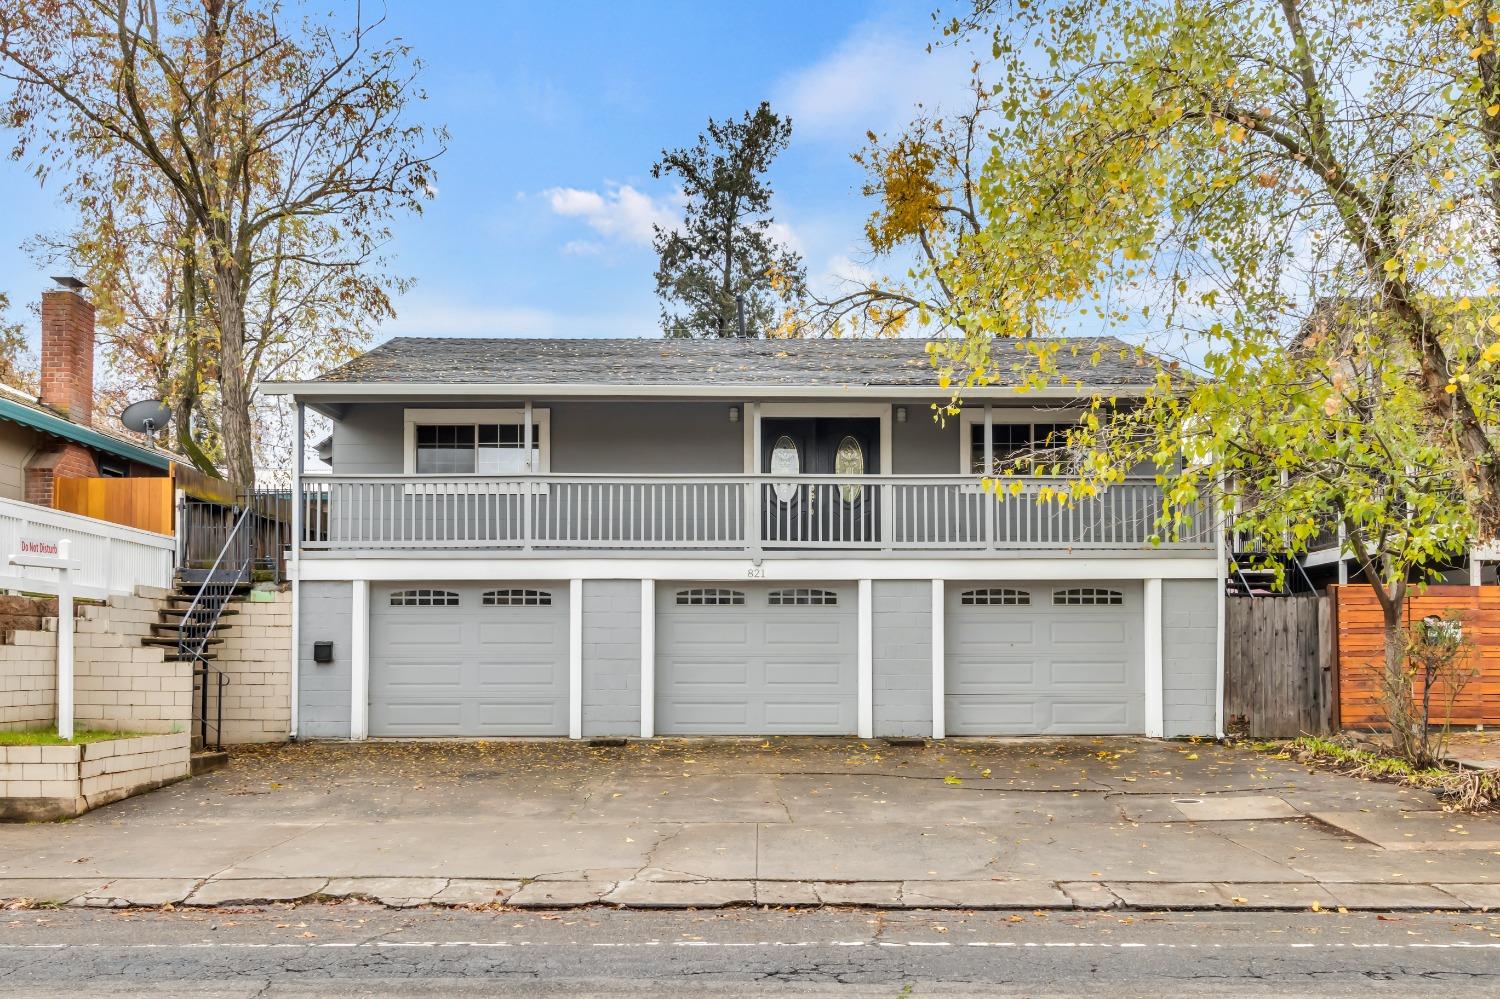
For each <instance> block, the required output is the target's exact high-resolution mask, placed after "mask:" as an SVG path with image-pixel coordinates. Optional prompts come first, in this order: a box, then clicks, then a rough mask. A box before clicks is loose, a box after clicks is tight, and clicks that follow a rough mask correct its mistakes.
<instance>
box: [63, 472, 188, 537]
mask: <svg viewBox="0 0 1500 999" xmlns="http://www.w3.org/2000/svg"><path fill="white" fill-rule="evenodd" d="M174 497H175V492H174V486H173V481H172V478H171V476H167V475H161V476H149V477H144V476H143V477H139V478H118V479H116V478H64V477H61V476H59V477H58V478H57V479H56V480H54V482H53V497H52V506H53V507H54V508H55V509H58V510H63V511H65V512H67V513H76V514H80V515H82V516H84V517H93V518H95V519H96V520H107V521H109V522H110V523H112V524H123V525H124V526H126V527H134V528H138V529H139V530H142V531H152V532H154V533H156V534H172V533H173V526H172V513H173V508H174V503H175V498H174Z"/></svg>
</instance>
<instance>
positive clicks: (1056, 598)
mask: <svg viewBox="0 0 1500 999" xmlns="http://www.w3.org/2000/svg"><path fill="white" fill-rule="evenodd" d="M1052 603H1053V604H1054V605H1056V606H1058V607H1064V606H1066V607H1118V606H1120V605H1122V604H1123V603H1125V594H1123V593H1121V592H1120V591H1119V590H1106V589H1101V588H1099V587H1094V586H1075V587H1072V588H1071V589H1066V590H1053V591H1052Z"/></svg>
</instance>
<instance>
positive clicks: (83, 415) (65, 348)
mask: <svg viewBox="0 0 1500 999" xmlns="http://www.w3.org/2000/svg"><path fill="white" fill-rule="evenodd" d="M52 280H54V281H56V282H57V283H58V285H59V287H57V288H53V289H52V290H50V291H44V292H42V377H41V383H42V392H41V401H42V404H43V405H44V406H48V407H50V408H52V409H55V410H56V411H57V412H59V413H61V414H62V415H64V416H66V417H67V418H68V419H70V420H72V421H73V422H74V423H81V424H83V425H84V426H86V427H91V426H93V425H94V303H92V302H90V301H89V300H88V299H86V298H84V297H83V287H84V286H83V283H82V282H81V281H79V280H77V279H76V278H53V279H52Z"/></svg>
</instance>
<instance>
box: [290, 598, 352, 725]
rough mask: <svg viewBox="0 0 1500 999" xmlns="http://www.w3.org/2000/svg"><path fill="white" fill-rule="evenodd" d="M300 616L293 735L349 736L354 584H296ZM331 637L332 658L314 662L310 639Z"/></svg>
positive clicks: (319, 639)
mask: <svg viewBox="0 0 1500 999" xmlns="http://www.w3.org/2000/svg"><path fill="white" fill-rule="evenodd" d="M297 592H298V599H299V600H300V601H301V605H302V606H301V611H302V618H301V621H300V623H299V625H298V628H299V631H298V648H297V669H298V670H299V673H298V677H297V736H298V738H301V739H347V738H349V683H350V668H349V653H350V651H351V649H350V645H351V639H352V636H353V634H354V629H353V625H352V621H353V616H354V615H353V601H354V584H352V583H344V582H310V583H299V584H297ZM319 641H331V642H333V662H331V663H326V664H319V663H315V662H313V642H319Z"/></svg>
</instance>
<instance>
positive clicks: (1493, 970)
mask: <svg viewBox="0 0 1500 999" xmlns="http://www.w3.org/2000/svg"><path fill="white" fill-rule="evenodd" d="M1439 991H1441V992H1443V993H1445V994H1448V995H1489V994H1500V917H1497V916H1491V915H1482V916H1473V915H1470V916H1459V915H1451V914H1437V913H1432V914H1428V913H1418V914H1412V913H1403V914H1391V915H1380V914H1374V913H1338V912H1317V913H1314V912H1307V913H1296V914H1288V913H1250V912H1244V913H1234V912H1219V913H1200V914H1189V913H1176V914H1174V913H1134V914H1125V913H1079V912H1061V913H1059V912H1052V913H1043V912H1013V913H1007V912H954V911H943V912H923V911H916V910H906V911H901V912H878V911H870V910H857V909H856V910H831V909H825V910H819V911H805V912H788V911H775V910H772V911H764V910H753V909H729V910H719V911H715V912H680V911H679V912H628V911H617V910H605V909H585V910H562V911H556V912H538V911H527V912H520V911H468V910H434V909H409V910H399V911H398V910H388V909H383V908H380V907H378V906H374V905H369V904H364V903H343V904H315V905H302V906H295V907H291V906H284V907H269V908H257V909H238V910H213V911H147V910H99V911H88V910H76V909H75V910H58V909H46V910H14V911H10V912H6V913H0V995H24V996H31V997H47V996H68V997H69V999H76V997H77V996H79V995H89V996H95V995H126V994H132V995H133V994H142V993H147V992H149V993H150V994H151V995H153V996H155V997H162V999H165V997H175V996H195V997H217V996H225V997H228V996H233V997H251V996H256V997H269V996H356V995H361V996H362V995H410V996H438V995H442V996H478V995H506V996H563V995H566V996H570V997H573V999H587V997H602V996H646V995H661V996H715V997H717V996H750V995H756V996H759V995H766V994H784V995H830V996H881V997H897V999H899V997H912V996H944V997H966V996H995V995H1028V996H1032V995H1045V996H1055V995H1085V994H1090V995H1093V994H1100V993H1106V994H1110V995H1113V996H1126V995H1142V994H1152V995H1214V996H1222V995H1268V994H1269V995H1276V994H1298V995H1303V994H1310V993H1314V992H1315V993H1317V994H1318V995H1321V996H1344V995H1367V994H1389V995H1402V994H1410V993H1427V992H1433V993H1435V992H1439Z"/></svg>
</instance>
